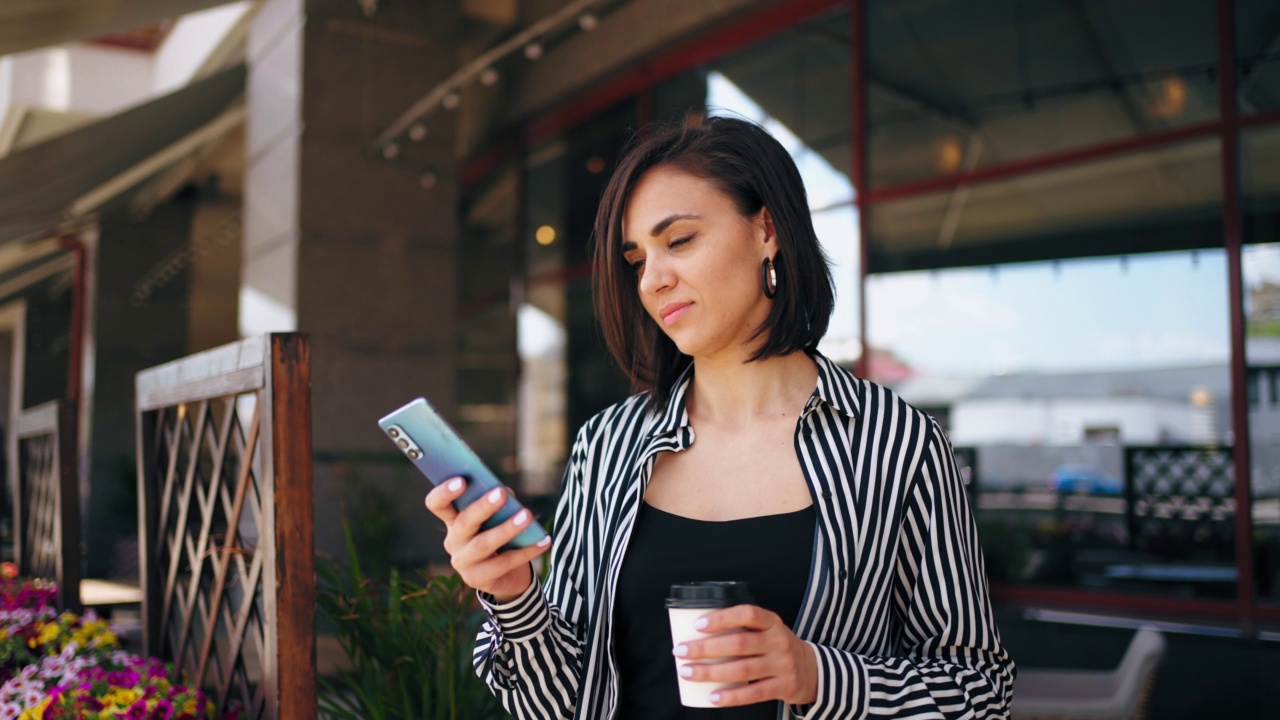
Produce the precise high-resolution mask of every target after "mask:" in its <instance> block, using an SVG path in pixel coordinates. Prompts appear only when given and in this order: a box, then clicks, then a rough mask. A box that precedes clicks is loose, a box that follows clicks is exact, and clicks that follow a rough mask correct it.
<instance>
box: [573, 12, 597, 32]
mask: <svg viewBox="0 0 1280 720" xmlns="http://www.w3.org/2000/svg"><path fill="white" fill-rule="evenodd" d="M599 24H600V18H598V17H596V14H595V13H590V12H584V13H582V14H581V15H579V16H578V27H580V28H582V32H591V31H592V30H595V29H596V26H597V25H599Z"/></svg>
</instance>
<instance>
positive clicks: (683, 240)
mask: <svg viewBox="0 0 1280 720" xmlns="http://www.w3.org/2000/svg"><path fill="white" fill-rule="evenodd" d="M692 239H693V236H692V235H690V236H689V237H682V238H676V239H675V240H672V241H671V244H670V245H668V246H667V247H680V246H681V245H684V244H685V243H687V242H689V241H690V240H692Z"/></svg>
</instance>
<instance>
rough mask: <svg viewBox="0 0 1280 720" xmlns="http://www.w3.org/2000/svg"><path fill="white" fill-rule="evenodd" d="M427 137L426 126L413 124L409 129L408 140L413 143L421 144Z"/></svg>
mask: <svg viewBox="0 0 1280 720" xmlns="http://www.w3.org/2000/svg"><path fill="white" fill-rule="evenodd" d="M425 137H427V126H426V125H423V124H422V123H414V124H413V125H412V126H410V128H409V139H410V140H412V141H414V142H422V140H423V139H424V138H425Z"/></svg>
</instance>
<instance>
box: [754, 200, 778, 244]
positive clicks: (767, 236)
mask: <svg viewBox="0 0 1280 720" xmlns="http://www.w3.org/2000/svg"><path fill="white" fill-rule="evenodd" d="M753 224H754V225H755V226H756V230H757V233H756V236H757V237H758V238H759V239H760V241H761V242H763V243H764V244H765V245H777V244H778V231H777V230H776V229H775V228H774V226H773V215H771V214H769V208H767V207H762V208H760V212H758V213H756V216H755V218H754V220H753Z"/></svg>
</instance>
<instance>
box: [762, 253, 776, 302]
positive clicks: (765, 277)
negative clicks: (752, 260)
mask: <svg viewBox="0 0 1280 720" xmlns="http://www.w3.org/2000/svg"><path fill="white" fill-rule="evenodd" d="M760 285H761V287H762V288H763V289H764V296H765V297H767V298H769V299H770V300H772V299H773V298H774V296H775V295H777V294H778V271H777V269H776V268H774V266H773V258H765V259H764V262H762V263H760Z"/></svg>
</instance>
